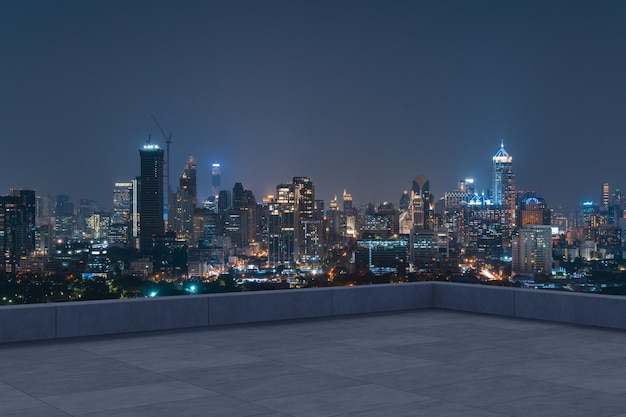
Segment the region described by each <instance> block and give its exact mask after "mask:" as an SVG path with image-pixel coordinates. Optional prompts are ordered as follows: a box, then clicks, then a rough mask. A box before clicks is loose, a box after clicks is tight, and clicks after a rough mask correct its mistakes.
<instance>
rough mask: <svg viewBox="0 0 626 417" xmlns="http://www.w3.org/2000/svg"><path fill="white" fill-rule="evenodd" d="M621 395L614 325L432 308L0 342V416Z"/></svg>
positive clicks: (571, 409) (412, 408) (523, 405)
mask: <svg viewBox="0 0 626 417" xmlns="http://www.w3.org/2000/svg"><path fill="white" fill-rule="evenodd" d="M625 319H626V318H625ZM625 394H626V333H625V332H622V331H614V330H607V329H599V328H592V327H577V326H568V325H561V324H554V323H547V322H536V321H526V320H518V319H508V318H501V317H493V316H484V315H476V314H467V313H460V312H451V311H442V310H421V311H411V312H401V313H389V314H376V315H366V316H350V317H345V318H335V319H327V320H326V319H325V320H306V321H286V322H274V323H262V324H255V325H242V326H228V327H214V328H205V329H193V330H177V331H168V332H159V333H143V334H132V335H123V336H106V337H97V338H81V339H71V340H61V341H51V342H33V343H19V344H5V345H0V416H2V417H6V416H20V417H29V416H46V417H57V416H92V417H95V416H102V417H104V416H107V417H117V416H149V417H160V416H163V417H173V416H177V417H178V416H180V417H185V416H203V417H204V416H219V417H244V416H257V417H278V416H297V417H314V416H315V417H316V416H342V417H347V416H355V417H356V416H358V417H367V416H384V417H403V416H428V417H443V416H459V417H461V416H462V417H474V416H475V417H478V416H481V417H482V416H484V417H487V416H491V417H497V416H524V417H528V416H549V417H557V416H567V417H575V416H584V417H590V416H594V417H595V416H623V417H626V395H625Z"/></svg>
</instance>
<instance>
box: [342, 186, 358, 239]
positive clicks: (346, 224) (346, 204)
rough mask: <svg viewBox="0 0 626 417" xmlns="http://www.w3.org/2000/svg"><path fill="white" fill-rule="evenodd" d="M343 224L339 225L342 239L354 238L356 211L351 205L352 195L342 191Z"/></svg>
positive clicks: (355, 233)
mask: <svg viewBox="0 0 626 417" xmlns="http://www.w3.org/2000/svg"><path fill="white" fill-rule="evenodd" d="M343 216H344V217H343V224H342V225H341V229H342V232H341V233H342V235H343V236H344V237H356V235H357V230H356V210H355V209H354V205H353V203H352V194H349V193H348V192H347V191H346V190H343Z"/></svg>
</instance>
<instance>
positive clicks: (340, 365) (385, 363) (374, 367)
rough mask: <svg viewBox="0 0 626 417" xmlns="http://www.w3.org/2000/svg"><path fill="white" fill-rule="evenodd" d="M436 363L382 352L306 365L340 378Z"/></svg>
mask: <svg viewBox="0 0 626 417" xmlns="http://www.w3.org/2000/svg"><path fill="white" fill-rule="evenodd" d="M434 363H435V362H433V361H430V360H428V359H418V358H410V357H406V356H401V355H394V354H390V353H386V352H380V353H379V354H378V355H375V356H366V357H355V358H352V359H345V360H341V361H330V360H328V361H326V362H319V363H315V364H309V365H304V366H305V367H306V368H309V369H316V370H318V371H323V372H328V373H330V374H334V375H340V376H360V375H369V374H378V373H381V372H390V371H398V370H401V369H412V368H421V367H424V366H432V365H433V364H434Z"/></svg>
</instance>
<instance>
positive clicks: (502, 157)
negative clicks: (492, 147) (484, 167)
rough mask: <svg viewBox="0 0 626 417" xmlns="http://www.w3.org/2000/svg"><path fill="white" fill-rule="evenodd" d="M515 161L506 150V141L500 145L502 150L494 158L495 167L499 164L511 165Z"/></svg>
mask: <svg viewBox="0 0 626 417" xmlns="http://www.w3.org/2000/svg"><path fill="white" fill-rule="evenodd" d="M512 161H513V158H511V156H510V155H509V153H508V152H507V151H506V149H504V141H502V142H501V143H500V149H498V152H496V154H495V155H494V156H493V163H494V165H495V164H496V163H497V164H510V163H511V162H512Z"/></svg>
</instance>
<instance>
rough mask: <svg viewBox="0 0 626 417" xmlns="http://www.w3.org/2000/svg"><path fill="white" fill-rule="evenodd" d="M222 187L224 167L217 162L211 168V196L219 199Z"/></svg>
mask: <svg viewBox="0 0 626 417" xmlns="http://www.w3.org/2000/svg"><path fill="white" fill-rule="evenodd" d="M221 185H222V167H221V165H220V164H219V163H217V162H215V163H214V164H213V165H212V166H211V196H212V197H215V198H217V197H218V196H219V194H220V187H221Z"/></svg>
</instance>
